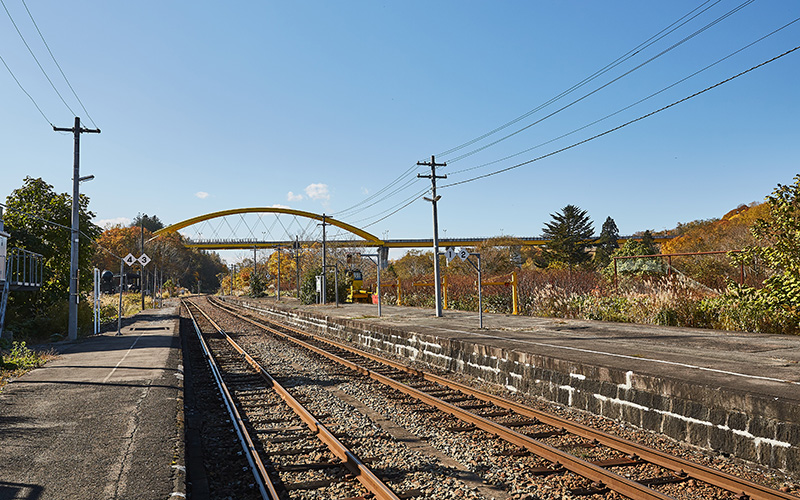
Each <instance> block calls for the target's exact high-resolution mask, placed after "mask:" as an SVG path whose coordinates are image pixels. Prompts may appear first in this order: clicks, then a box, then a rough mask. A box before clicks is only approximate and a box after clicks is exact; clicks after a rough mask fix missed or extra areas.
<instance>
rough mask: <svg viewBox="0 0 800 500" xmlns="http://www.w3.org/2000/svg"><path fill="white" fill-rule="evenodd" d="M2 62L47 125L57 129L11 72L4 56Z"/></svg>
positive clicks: (1, 57)
mask: <svg viewBox="0 0 800 500" xmlns="http://www.w3.org/2000/svg"><path fill="white" fill-rule="evenodd" d="M0 61H2V62H3V66H5V67H6V69H7V70H8V73H9V74H10V75H11V78H13V79H14V81H15V82H17V86H19V88H20V90H22V92H23V93H25V95H26V96H28V99H30V100H31V102H32V103H33V105H34V106H35V107H36V110H37V111H39V114H40V115H42V118H44V119H45V121H46V122H47V123H49V124H50V125H51V126H52V127H55V125H53V122H51V121H50V119H49V118H47V116H46V115H45V114H44V111H42V108H40V107H39V104H38V103H37V102H36V99H34V98H33V96H32V95H31V94H30V93H29V92H28V91H27V90H25V87H23V86H22V83H20V81H19V79H18V78H17V77H16V75H14V72H13V71H11V68H9V67H8V64H7V63H6V60H5V59H3V56H2V55H0Z"/></svg>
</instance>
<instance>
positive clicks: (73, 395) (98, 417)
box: [0, 307, 185, 500]
mask: <svg viewBox="0 0 800 500" xmlns="http://www.w3.org/2000/svg"><path fill="white" fill-rule="evenodd" d="M125 323H126V326H125V327H124V328H123V329H122V333H123V335H122V336H115V333H116V332H112V333H107V334H103V335H99V336H96V337H92V338H89V339H86V340H82V341H79V342H76V343H68V344H62V345H60V346H58V350H59V351H61V354H60V356H59V358H58V359H56V360H54V361H51V362H49V363H47V364H46V365H45V366H44V367H42V368H38V369H36V370H33V371H31V372H29V373H27V374H26V375H24V376H23V377H20V378H19V379H17V380H15V381H13V382H12V383H10V384H8V385H7V386H6V387H4V388H3V389H2V392H0V500H11V499H13V500H23V499H25V500H50V499H76V498H80V499H86V500H88V499H98V500H100V499H102V500H107V499H128V498H131V499H133V498H136V499H164V498H182V497H184V496H185V495H184V492H185V489H184V488H185V486H184V485H185V478H184V475H183V467H182V464H183V429H182V427H181V424H180V421H179V416H182V412H183V408H182V387H183V381H182V379H183V368H182V366H181V345H180V338H179V336H178V335H179V320H178V309H177V307H168V308H164V309H154V310H147V311H144V312H142V313H140V314H138V315H136V316H134V317H133V318H131V319H130V320H126V322H125Z"/></svg>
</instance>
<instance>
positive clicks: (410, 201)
mask: <svg viewBox="0 0 800 500" xmlns="http://www.w3.org/2000/svg"><path fill="white" fill-rule="evenodd" d="M427 192H428V188H425V189H423V190H422V191H420V192H418V193H416V194H414V196H411V197H409V198H406V199H405V200H403V202H402V203H405V204H404V205H403V206H401V207H400V208H398V209H397V210H394V211H393V212H392V213H390V214H388V215H386V216H384V217H381V218H380V219H377V220H375V221H373V222H370V223H369V224H366V225H364V226H361V227H362V228H363V229H366V228H368V227H370V226H374V225H375V224H377V223H378V222H381V221H383V220H386V219H388V218H389V217H391V216H392V215H394V214H396V213H397V212H399V211H401V210H403V209H404V208H406V207H408V206H409V205H411V204H412V203H414V202H415V201H417V200H418V199H420V198H421V197H422V195H423V194H425V193H427ZM406 202H407V203H406ZM396 206H397V205H395V207H396ZM392 208H394V207H392ZM390 210H391V209H390ZM356 222H358V221H356Z"/></svg>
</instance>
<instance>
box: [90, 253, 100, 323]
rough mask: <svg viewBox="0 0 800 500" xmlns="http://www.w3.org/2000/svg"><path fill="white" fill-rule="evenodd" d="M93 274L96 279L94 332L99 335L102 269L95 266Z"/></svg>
mask: <svg viewBox="0 0 800 500" xmlns="http://www.w3.org/2000/svg"><path fill="white" fill-rule="evenodd" d="M92 275H93V277H94V280H93V281H94V282H93V285H94V293H93V297H94V304H93V305H94V307H93V311H92V312H93V313H94V314H93V315H92V318H93V319H94V329H93V332H94V334H95V335H97V334H98V333H100V304H98V301H99V300H100V270H99V269H97V268H96V267H95V268H94V269H93V270H92Z"/></svg>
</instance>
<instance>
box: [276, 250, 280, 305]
mask: <svg viewBox="0 0 800 500" xmlns="http://www.w3.org/2000/svg"><path fill="white" fill-rule="evenodd" d="M276 290H277V294H278V300H279V301H280V300H281V247H278V286H277V289H276Z"/></svg>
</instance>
